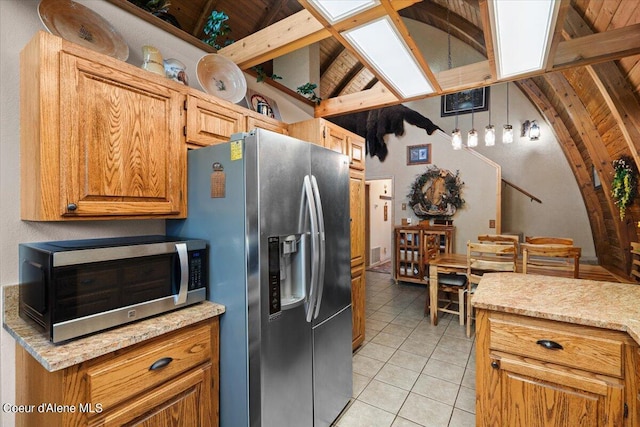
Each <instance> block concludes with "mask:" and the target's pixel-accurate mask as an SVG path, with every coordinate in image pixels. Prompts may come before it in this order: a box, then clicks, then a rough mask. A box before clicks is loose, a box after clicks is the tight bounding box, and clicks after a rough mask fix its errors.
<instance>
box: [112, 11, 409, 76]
mask: <svg viewBox="0 0 640 427" xmlns="http://www.w3.org/2000/svg"><path fill="white" fill-rule="evenodd" d="M111 1H113V0H111ZM418 1H420V0H395V1H393V2H391V5H392V7H393V8H394V10H400V9H403V8H406V7H409V6H411V5H413V4H414V3H416V2H418ZM300 3H301V4H303V5H304V2H303V1H301V2H300ZM374 9H378V10H377V11H365V12H363V13H361V14H359V15H356V16H354V17H353V18H349V19H346V20H344V21H343V22H341V23H339V25H337V26H336V27H335V29H336V30H338V31H344V30H345V29H347V28H352V27H355V26H358V25H360V24H362V23H364V22H367V20H371V19H374V18H375V17H379V16H381V15H379V14H380V13H383V14H384V8H382V7H378V8H374ZM331 36H332V32H331V31H330V30H329V29H327V28H325V25H323V24H322V22H321V21H320V20H318V18H317V17H316V16H314V15H313V14H312V13H311V12H310V11H309V10H307V9H305V10H301V11H300V12H298V13H295V14H293V15H291V16H289V17H288V18H285V19H282V20H280V21H278V22H276V23H274V24H272V25H270V26H268V27H266V28H263V29H262V30H260V31H258V32H256V33H253V34H251V35H249V36H247V37H245V38H243V39H241V40H238V41H236V42H235V43H233V44H230V45H229V46H225V47H223V48H222V49H220V50H219V51H218V53H220V54H222V55H224V56H226V57H227V58H229V59H231V60H232V61H233V62H235V63H236V64H237V65H238V67H240V68H241V69H243V70H246V69H248V68H251V67H254V66H256V65H259V64H262V63H263V62H266V61H269V60H271V59H273V58H277V57H279V56H282V55H286V54H287V53H290V52H293V51H294V50H297V49H300V48H302V47H305V46H309V45H310V44H313V43H316V42H319V41H320V40H324V39H326V38H328V37H331Z"/></svg>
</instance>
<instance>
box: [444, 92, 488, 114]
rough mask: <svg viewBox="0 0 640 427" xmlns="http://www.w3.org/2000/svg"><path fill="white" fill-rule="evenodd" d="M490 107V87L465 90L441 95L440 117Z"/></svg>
mask: <svg viewBox="0 0 640 427" xmlns="http://www.w3.org/2000/svg"><path fill="white" fill-rule="evenodd" d="M488 109H489V87H483V88H480V89H469V90H463V91H462V92H457V93H450V94H448V95H444V96H441V97H440V117H447V116H454V115H456V114H468V113H470V112H471V110H473V112H474V113H475V112H476V111H487V110H488Z"/></svg>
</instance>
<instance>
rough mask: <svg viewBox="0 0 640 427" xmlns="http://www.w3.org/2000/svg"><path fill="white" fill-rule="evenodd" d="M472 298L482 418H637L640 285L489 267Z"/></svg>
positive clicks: (618, 421) (632, 422) (523, 421)
mask: <svg viewBox="0 0 640 427" xmlns="http://www.w3.org/2000/svg"><path fill="white" fill-rule="evenodd" d="M472 304H473V306H474V307H475V310H476V322H477V325H476V337H477V342H476V423H477V425H478V426H511V425H527V426H530V425H538V426H567V427H568V426H596V425H597V426H636V425H638V423H640V395H639V389H640V385H639V384H640V378H639V377H640V369H638V367H639V365H638V364H639V363H640V350H639V348H640V286H637V285H633V284H622V283H610V282H599V281H592V280H580V279H567V278H559V277H549V276H536V275H523V274H518V273H499V274H488V275H486V276H485V277H484V278H483V279H482V281H481V282H480V285H479V286H478V289H477V290H476V293H475V294H474V295H473V297H472Z"/></svg>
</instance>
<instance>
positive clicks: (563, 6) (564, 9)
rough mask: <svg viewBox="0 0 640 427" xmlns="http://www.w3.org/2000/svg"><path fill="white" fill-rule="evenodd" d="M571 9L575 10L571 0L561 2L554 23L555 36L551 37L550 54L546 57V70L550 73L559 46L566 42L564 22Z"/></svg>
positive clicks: (561, 0)
mask: <svg viewBox="0 0 640 427" xmlns="http://www.w3.org/2000/svg"><path fill="white" fill-rule="evenodd" d="M569 9H572V10H573V8H572V7H571V0H560V5H559V7H558V13H557V15H556V18H555V19H556V20H555V23H554V24H555V25H554V29H553V34H552V36H551V43H550V46H549V48H548V54H547V56H546V61H545V65H544V68H545V69H546V70H549V71H550V67H551V66H552V64H553V59H554V58H555V57H556V52H557V50H558V46H559V45H560V42H562V40H564V38H563V35H562V34H563V28H564V22H565V19H566V17H567V13H568V12H569Z"/></svg>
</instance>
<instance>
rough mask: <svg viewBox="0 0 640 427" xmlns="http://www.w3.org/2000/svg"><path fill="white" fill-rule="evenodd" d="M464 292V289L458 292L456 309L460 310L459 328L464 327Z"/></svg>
mask: <svg viewBox="0 0 640 427" xmlns="http://www.w3.org/2000/svg"><path fill="white" fill-rule="evenodd" d="M465 292H466V290H465V289H460V290H459V291H458V309H459V310H460V326H462V325H464V305H465V299H464V294H465Z"/></svg>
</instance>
